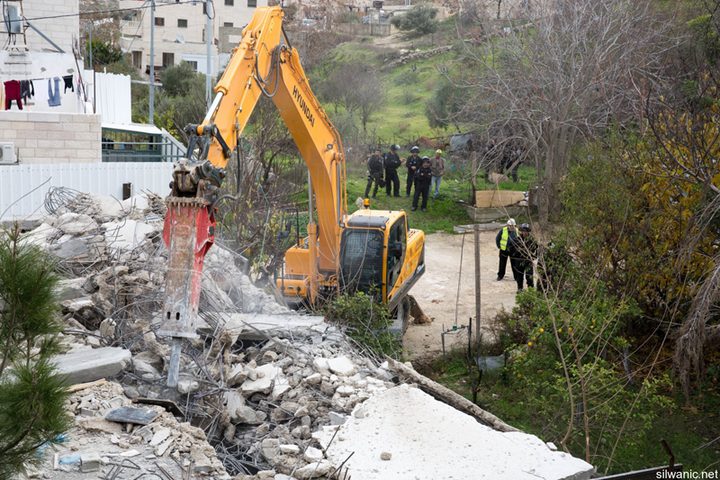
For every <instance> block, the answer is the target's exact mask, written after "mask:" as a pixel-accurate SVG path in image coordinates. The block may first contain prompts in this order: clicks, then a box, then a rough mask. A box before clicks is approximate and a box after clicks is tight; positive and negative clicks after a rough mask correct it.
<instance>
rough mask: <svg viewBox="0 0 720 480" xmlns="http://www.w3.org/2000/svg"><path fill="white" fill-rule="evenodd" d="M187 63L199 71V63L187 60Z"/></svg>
mask: <svg viewBox="0 0 720 480" xmlns="http://www.w3.org/2000/svg"><path fill="white" fill-rule="evenodd" d="M185 63H187V64H188V65H190V66H191V67H192V68H193V70H195V71H196V72H197V71H198V62H194V61H192V60H185Z"/></svg>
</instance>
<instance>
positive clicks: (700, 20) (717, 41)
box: [687, 13, 720, 65]
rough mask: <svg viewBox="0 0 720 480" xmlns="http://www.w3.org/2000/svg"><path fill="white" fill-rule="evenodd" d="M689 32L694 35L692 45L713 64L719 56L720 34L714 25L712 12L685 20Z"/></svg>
mask: <svg viewBox="0 0 720 480" xmlns="http://www.w3.org/2000/svg"><path fill="white" fill-rule="evenodd" d="M687 25H688V27H689V28H690V32H691V33H692V35H693V37H695V38H694V39H695V42H693V43H694V45H695V46H696V48H698V49H699V50H700V51H701V52H702V54H703V55H704V56H705V58H706V59H707V60H708V61H709V62H710V63H711V64H712V65H714V64H715V63H716V62H717V59H718V57H719V56H720V36H718V31H717V29H716V27H715V25H714V21H713V16H712V14H710V13H708V14H705V15H700V16H699V17H695V18H693V19H692V20H690V21H689V22H687Z"/></svg>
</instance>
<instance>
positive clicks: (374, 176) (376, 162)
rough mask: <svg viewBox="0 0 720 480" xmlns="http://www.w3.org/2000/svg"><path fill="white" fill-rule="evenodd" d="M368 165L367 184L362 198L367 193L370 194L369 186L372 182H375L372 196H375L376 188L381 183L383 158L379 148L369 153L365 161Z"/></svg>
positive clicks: (366, 195)
mask: <svg viewBox="0 0 720 480" xmlns="http://www.w3.org/2000/svg"><path fill="white" fill-rule="evenodd" d="M367 165H368V181H367V185H366V186H365V196H364V198H368V195H369V194H370V187H372V185H373V183H374V184H375V190H373V198H375V197H376V196H377V191H378V188H379V187H380V186H381V184H382V183H383V170H384V166H383V159H382V155H381V154H380V149H379V148H376V149H375V152H374V153H373V154H372V155H370V157H369V158H368V161H367Z"/></svg>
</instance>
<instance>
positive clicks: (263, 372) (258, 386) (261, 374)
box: [240, 363, 282, 397]
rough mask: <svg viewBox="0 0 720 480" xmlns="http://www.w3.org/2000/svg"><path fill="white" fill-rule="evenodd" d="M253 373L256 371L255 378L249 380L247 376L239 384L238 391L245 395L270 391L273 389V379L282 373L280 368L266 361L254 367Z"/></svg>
mask: <svg viewBox="0 0 720 480" xmlns="http://www.w3.org/2000/svg"><path fill="white" fill-rule="evenodd" d="M255 373H257V379H255V380H250V379H249V378H248V379H247V380H245V381H244V382H243V384H242V385H241V386H240V391H241V392H242V393H243V395H245V396H246V397H248V396H250V395H252V394H253V393H264V394H268V393H270V392H271V391H272V389H273V385H274V382H275V379H276V378H277V377H278V376H280V375H282V370H280V369H279V368H277V367H276V366H275V365H273V364H272V363H267V364H265V365H261V366H259V367H257V368H256V369H255Z"/></svg>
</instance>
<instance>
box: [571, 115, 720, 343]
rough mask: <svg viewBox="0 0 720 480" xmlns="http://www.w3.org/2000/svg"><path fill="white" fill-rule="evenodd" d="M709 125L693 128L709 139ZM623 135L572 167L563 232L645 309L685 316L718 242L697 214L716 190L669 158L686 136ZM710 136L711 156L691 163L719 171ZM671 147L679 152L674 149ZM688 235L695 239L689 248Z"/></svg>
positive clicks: (593, 266)
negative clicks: (703, 227) (637, 137)
mask: <svg viewBox="0 0 720 480" xmlns="http://www.w3.org/2000/svg"><path fill="white" fill-rule="evenodd" d="M678 121H679V122H681V123H683V122H685V120H683V119H682V118H679V119H678ZM688 121H689V120H688ZM707 127H708V129H707V130H706V129H705V128H700V127H698V128H693V129H692V130H688V132H691V135H692V136H694V135H697V136H698V137H699V138H697V139H696V140H695V141H697V142H698V143H697V144H698V145H704V144H705V143H704V142H705V141H706V140H704V139H703V138H702V137H703V136H705V135H707V136H708V138H714V135H716V134H717V127H716V126H714V125H710V124H707ZM681 128H684V127H681ZM683 135H684V134H683ZM626 142H627V143H625V144H611V145H610V146H606V147H602V148H601V147H594V148H591V149H590V150H589V156H588V159H587V160H586V161H584V162H582V163H581V164H579V165H577V166H575V167H574V168H573V169H572V170H571V171H570V174H569V175H568V177H567V179H566V181H565V182H564V183H563V191H562V201H563V210H564V220H565V222H564V223H565V225H566V228H565V234H566V235H567V237H568V241H569V243H570V244H571V245H576V246H578V247H579V248H578V249H577V251H576V256H577V259H578V261H579V262H580V263H581V264H583V265H585V266H587V270H588V274H590V275H593V276H597V277H598V278H600V279H602V280H603V281H604V282H605V283H606V284H607V285H608V287H609V288H610V291H611V292H613V293H614V294H616V295H627V296H629V297H632V298H634V299H635V300H636V301H637V302H638V304H639V305H640V307H641V309H642V310H643V313H644V314H645V316H647V317H650V318H663V317H664V316H665V315H667V313H668V312H674V315H676V317H675V319H677V320H680V319H681V318H682V317H683V316H684V315H685V313H686V312H687V308H688V307H689V305H690V303H691V301H692V297H693V295H694V292H695V288H694V287H693V286H695V285H698V284H699V283H700V282H701V281H702V278H704V276H705V275H706V274H707V272H708V269H709V267H710V258H709V257H708V255H707V254H706V252H709V251H712V250H713V247H712V242H713V241H714V238H715V237H714V235H711V234H709V235H703V234H702V233H701V230H700V228H701V227H700V225H698V223H697V222H696V221H695V219H694V217H695V215H697V214H698V213H699V212H702V211H703V210H704V209H705V208H707V205H708V202H709V201H710V199H711V198H712V197H708V196H707V193H708V192H707V189H706V187H705V186H704V185H702V184H700V183H697V182H696V181H695V180H694V178H693V177H691V176H685V175H683V174H682V173H681V172H682V170H680V165H674V164H673V163H672V162H674V158H682V157H683V155H684V153H683V152H686V151H688V150H689V149H690V148H692V147H691V145H688V144H687V143H686V142H684V140H683V139H682V138H679V137H676V136H675V134H673V133H670V132H668V137H667V138H666V141H665V142H664V144H661V143H659V142H657V141H656V140H655V139H652V138H644V139H641V140H632V139H627V140H626ZM707 144H708V145H712V147H711V148H710V149H708V150H701V149H697V150H696V151H698V152H703V151H704V152H706V154H707V155H708V157H707V158H704V159H701V158H695V159H693V160H692V162H693V166H694V167H693V168H695V167H697V166H700V165H702V164H703V163H707V165H706V166H705V167H704V168H706V170H705V171H704V172H703V173H702V175H703V176H707V177H708V178H713V177H715V178H720V167H719V166H718V165H717V164H716V162H714V160H713V158H714V155H715V153H713V152H715V151H716V150H717V148H718V147H717V145H715V144H714V143H712V142H709V143H707ZM673 152H674V153H676V154H677V157H671V156H670V155H672V154H673ZM599 178H601V179H602V181H601V182H599V181H598V179H599ZM589 193H590V194H589ZM690 239H692V240H693V242H694V243H693V244H692V245H693V248H691V249H689V250H688V249H687V247H688V245H690V242H689V240H690ZM680 252H683V253H684V254H685V255H686V256H685V257H684V259H683V261H682V262H678V261H676V259H677V257H678V254H679V253H680ZM651 328H654V325H647V329H651Z"/></svg>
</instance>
